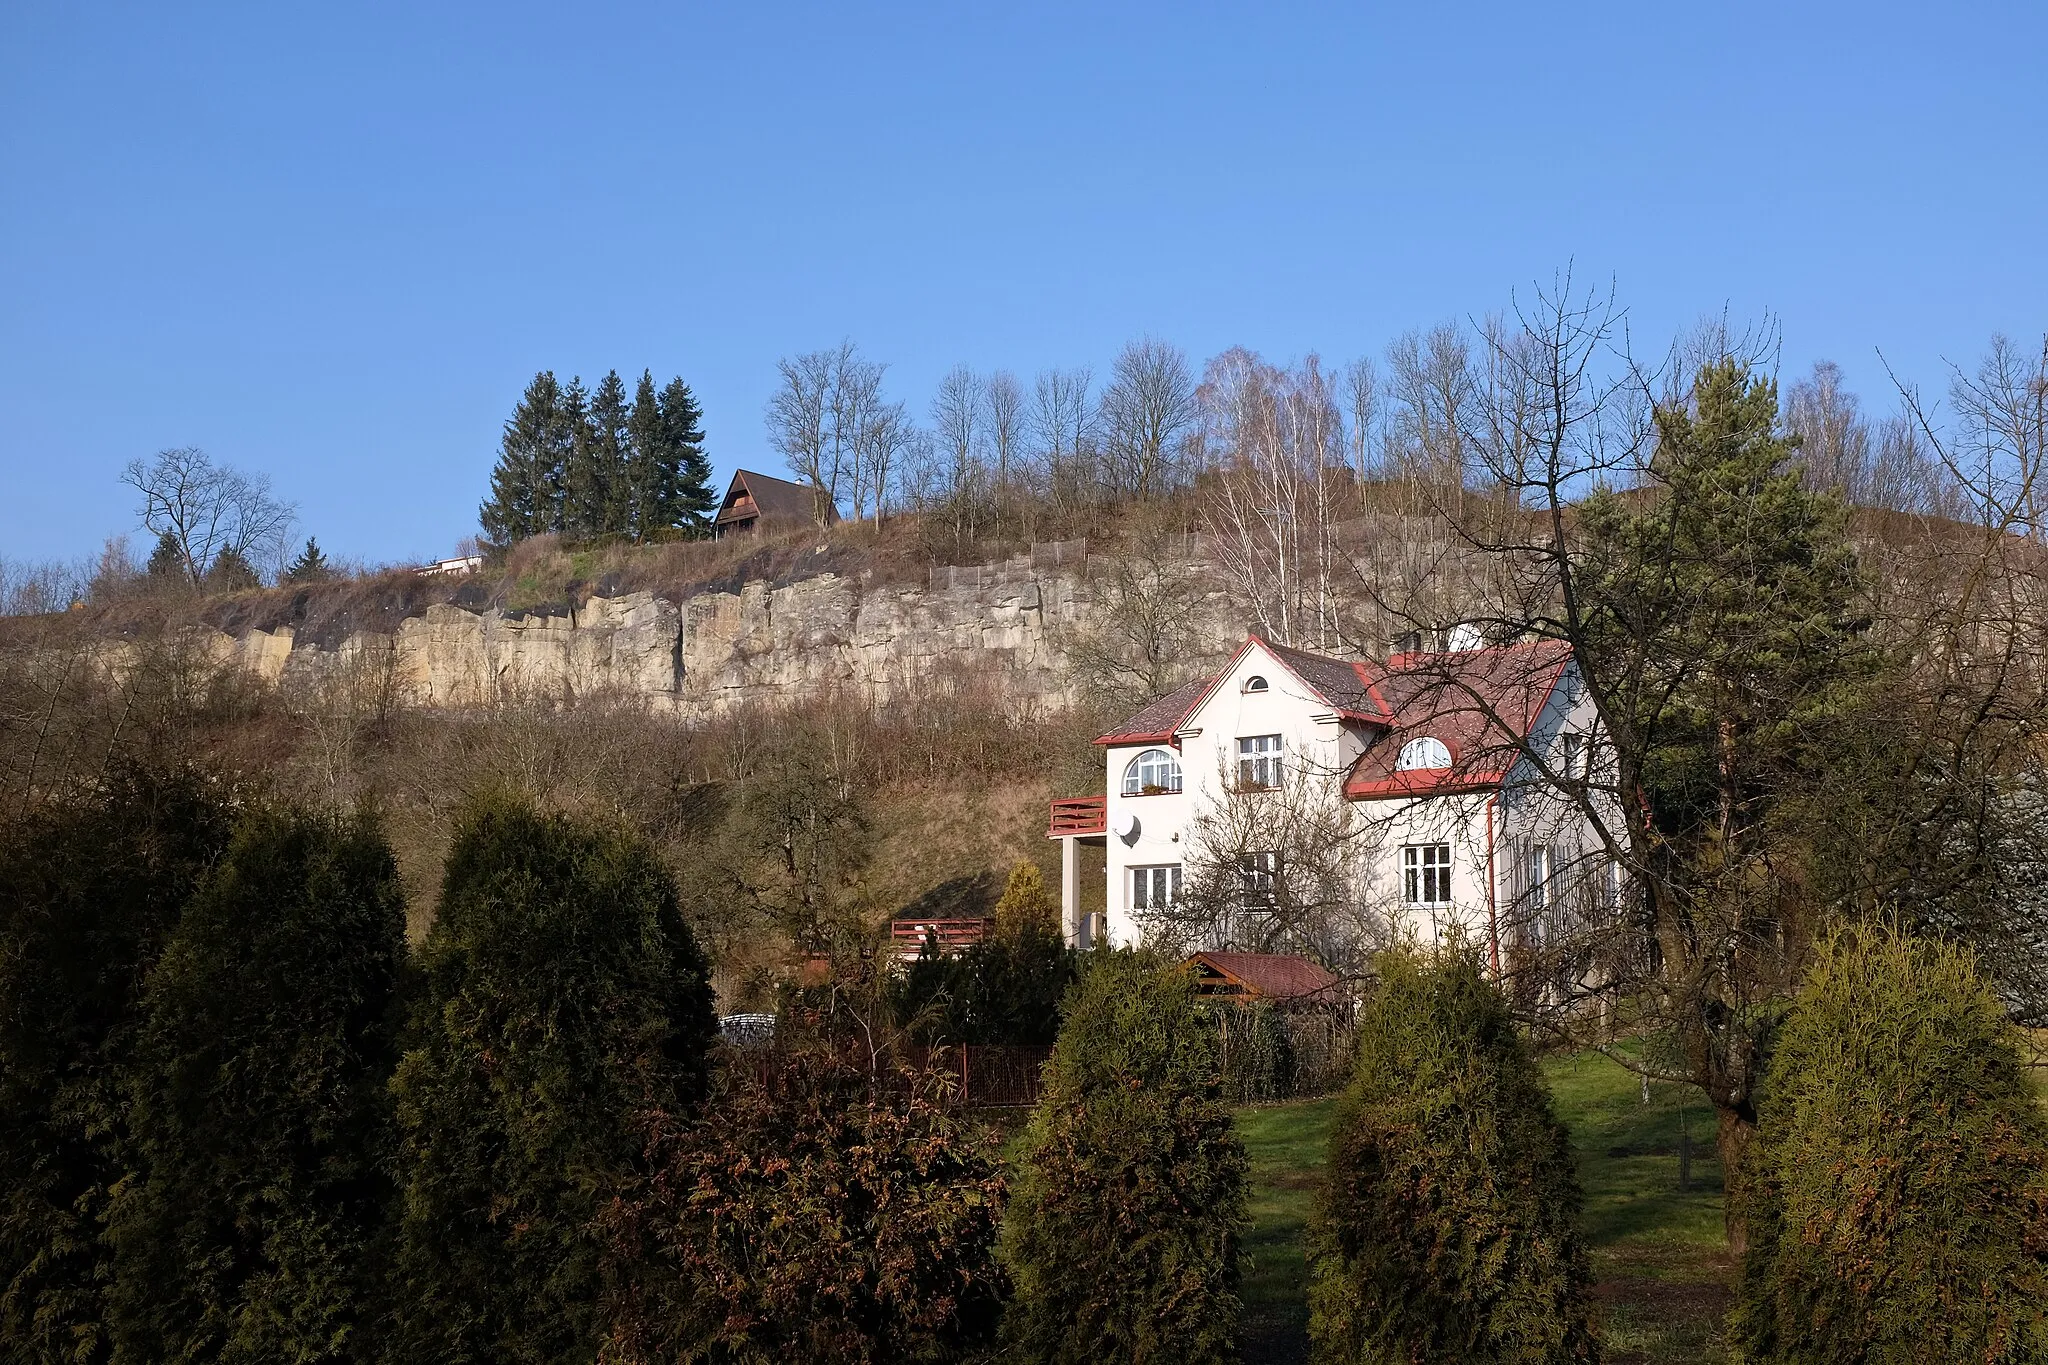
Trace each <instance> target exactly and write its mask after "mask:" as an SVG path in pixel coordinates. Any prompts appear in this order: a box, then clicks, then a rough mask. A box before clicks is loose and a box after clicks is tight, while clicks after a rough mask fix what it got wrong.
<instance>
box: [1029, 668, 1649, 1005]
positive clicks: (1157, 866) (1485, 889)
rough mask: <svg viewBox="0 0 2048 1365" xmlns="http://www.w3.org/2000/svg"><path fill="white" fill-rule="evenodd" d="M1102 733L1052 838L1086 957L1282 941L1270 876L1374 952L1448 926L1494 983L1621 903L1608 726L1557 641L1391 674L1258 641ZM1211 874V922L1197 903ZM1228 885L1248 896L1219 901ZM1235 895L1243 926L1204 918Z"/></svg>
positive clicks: (1055, 816) (1320, 918)
mask: <svg viewBox="0 0 2048 1365" xmlns="http://www.w3.org/2000/svg"><path fill="white" fill-rule="evenodd" d="M1450 643H1451V644H1453V645H1456V644H1459V643H1470V644H1476V639H1475V638H1474V633H1473V632H1470V631H1454V632H1452V633H1451V636H1450ZM1095 742H1096V743H1097V744H1099V745H1100V746H1102V749H1103V751H1104V755H1105V758H1106V760H1107V761H1106V765H1105V767H1106V778H1107V783H1106V787H1105V790H1104V794H1103V795H1102V796H1101V797H1088V798H1081V799H1079V800H1070V801H1059V802H1054V803H1053V809H1052V820H1051V824H1050V826H1049V829H1048V834H1049V836H1050V837H1052V838H1057V839H1060V840H1061V841H1062V843H1063V845H1064V850H1063V851H1064V854H1065V877H1064V878H1063V888H1062V890H1063V900H1064V904H1065V909H1066V927H1067V933H1068V936H1069V939H1070V941H1071V942H1073V943H1075V944H1076V945H1078V946H1084V947H1085V946H1089V945H1091V944H1094V943H1096V942H1100V941H1104V940H1106V941H1108V942H1110V943H1113V944H1129V943H1136V942H1140V941H1143V940H1146V939H1148V938H1158V937H1161V936H1162V933H1163V931H1164V930H1165V929H1166V928H1167V927H1168V926H1171V928H1172V929H1173V930H1174V931H1175V932H1176V933H1177V935H1178V937H1179V938H1180V939H1181V940H1182V941H1181V942H1178V943H1176V944H1175V945H1173V946H1175V947H1178V948H1188V947H1201V948H1220V949H1233V948H1236V949H1242V948H1254V949H1257V950H1261V951H1265V950H1270V949H1272V948H1274V947H1276V946H1280V947H1285V946H1290V945H1286V944H1276V943H1275V942H1273V941H1271V939H1270V938H1269V939H1267V940H1266V941H1261V942H1250V941H1247V936H1255V935H1256V934H1258V933H1262V932H1263V933H1270V932H1271V931H1272V930H1274V929H1275V927H1276V922H1275V921H1273V920H1271V919H1270V917H1267V918H1263V919H1262V917H1261V911H1260V907H1262V906H1278V905H1279V904H1280V902H1281V901H1283V900H1286V899H1288V897H1286V896H1282V895H1281V894H1280V893H1279V892H1278V891H1276V889H1275V888H1276V885H1283V884H1286V883H1287V879H1288V878H1289V876H1290V875H1297V876H1306V877H1309V878H1310V879H1312V880H1314V881H1315V882H1316V883H1317V885H1319V886H1321V887H1322V888H1324V889H1322V890H1321V891H1318V892H1315V893H1313V896H1315V897H1320V898H1321V904H1320V906H1319V908H1318V911H1317V913H1316V915H1315V916H1314V917H1313V918H1314V924H1315V926H1316V929H1315V932H1317V933H1320V934H1331V933H1338V934H1349V935H1351V936H1353V938H1354V940H1358V939H1362V940H1366V941H1367V943H1366V945H1365V946H1369V942H1370V941H1372V940H1379V941H1386V940H1388V939H1392V938H1412V939H1417V940H1421V941H1433V940H1437V939H1440V938H1444V937H1447V936H1449V935H1451V934H1453V933H1456V934H1459V935H1462V936H1463V937H1464V938H1465V939H1466V941H1468V942H1474V943H1478V944H1481V945H1483V947H1484V949H1485V951H1487V952H1488V953H1489V954H1490V956H1491V958H1492V961H1493V963H1494V966H1495V968H1496V970H1497V969H1498V968H1499V965H1500V962H1501V959H1502V955H1503V954H1504V953H1510V952H1513V951H1514V950H1515V949H1516V948H1517V947H1518V946H1522V947H1526V946H1529V945H1531V944H1535V943H1538V942H1541V941H1543V940H1544V939H1546V938H1554V937H1558V929H1559V927H1560V926H1559V922H1558V917H1559V916H1561V915H1565V914H1568V913H1572V912H1574V910H1575V909H1576V908H1580V907H1584V906H1586V905H1588V904H1589V903H1598V902H1602V901H1604V902H1606V903H1608V904H1611V903H1612V902H1613V900H1614V899H1615V898H1616V897H1618V895H1619V892H1620V885H1621V883H1620V879H1619V875H1618V873H1617V871H1616V870H1615V868H1614V865H1613V864H1612V862H1611V861H1610V860H1609V859H1608V858H1607V856H1606V845H1605V843H1604V841H1603V839H1602V837H1601V828H1602V826H1604V827H1605V828H1607V829H1609V830H1614V831H1616V832H1617V833H1618V831H1619V828H1620V826H1619V823H1618V822H1617V821H1616V820H1614V819H1613V818H1612V816H1613V813H1614V806H1613V801H1612V797H1611V794H1610V789H1611V783H1610V782H1607V781H1605V779H1604V772H1603V769H1604V768H1605V766H1606V765H1605V764H1604V763H1603V762H1602V760H1601V758H1600V754H1601V750H1602V747H1603V746H1602V745H1601V744H1600V742H1599V734H1598V725H1597V720H1596V714H1595V711H1594V708H1593V706H1592V704H1591V702H1590V701H1589V700H1588V699H1587V698H1586V696H1585V689H1584V687H1583V686H1582V684H1581V681H1580V676H1579V672H1578V669H1577V667H1576V665H1575V664H1574V662H1573V660H1572V657H1571V653H1570V650H1569V648H1568V647H1567V646H1565V645H1564V644H1562V643H1560V642H1555V641H1539V642H1533V643H1519V644H1512V645H1505V646H1493V647H1475V648H1464V649H1459V648H1448V649H1443V650H1433V651H1429V652H1422V651H1419V650H1417V651H1409V652H1405V653H1397V654H1394V655H1393V656H1391V657H1389V658H1388V659H1387V660H1386V662H1384V663H1379V662H1374V661H1367V660H1343V659H1335V658H1330V657H1328V656H1325V655H1320V654H1312V653H1309V652H1307V651H1305V650H1299V649H1291V648H1287V647H1285V646H1282V645H1276V644H1272V643H1269V642H1267V641H1265V640H1262V639H1260V638H1259V637H1257V636H1252V637H1250V638H1248V639H1247V640H1246V641H1245V642H1244V644H1243V646H1242V647H1241V648H1239V650H1238V651H1237V653H1236V655H1235V656H1233V657H1232V659H1231V660H1230V663H1229V665H1228V666H1227V667H1225V668H1224V670H1223V671H1222V672H1221V673H1220V674H1218V675H1216V676H1214V677H1211V678H1205V679H1202V680H1200V681H1197V682H1194V683H1190V684H1189V685H1187V686H1186V687H1183V688H1181V689H1180V690H1179V691H1177V692H1175V693H1173V694H1172V695H1171V696H1168V697H1165V698H1162V699H1161V700H1159V701H1157V702H1154V703H1153V704H1151V705H1150V706H1147V707H1145V708H1144V709H1143V710H1141V711H1139V712H1138V713H1137V714H1136V715H1134V716H1132V717H1130V718H1129V719H1128V720H1127V721H1125V722H1124V723H1123V724H1122V725H1120V726H1119V727H1117V729H1115V730H1114V731H1112V732H1111V733H1109V734H1106V735H1103V736H1101V737H1100V738H1099V739H1097V740H1096V741H1095ZM1596 817H1597V818H1596ZM1084 843H1093V844H1100V845H1101V846H1102V847H1104V849H1105V850H1106V859H1105V861H1106V864H1107V868H1106V878H1107V882H1108V886H1107V901H1106V904H1107V907H1108V909H1107V913H1106V915H1103V916H1096V915H1093V914H1088V915H1084V914H1082V913H1081V909H1080V904H1081V895H1080V857H1079V846H1080V845H1082V844H1084ZM1305 864H1313V865H1314V866H1313V868H1312V869H1311V868H1308V867H1306V866H1305ZM1198 882H1199V884H1200V885H1201V886H1202V887H1204V888H1206V889H1207V890H1206V896H1207V898H1206V900H1204V901H1203V902H1202V904H1203V905H1204V906H1208V907H1211V908H1212V909H1211V910H1202V909H1199V908H1194V907H1193V901H1192V900H1191V898H1192V897H1193V895H1194V891H1195V887H1196V885H1197V883H1198ZM1219 885H1231V886H1234V888H1235V889H1234V890H1232V891H1231V892H1230V893H1229V894H1228V895H1225V896H1223V897H1221V898H1220V899H1219V897H1218V895H1217V893H1216V888H1217V887H1218V886H1219ZM1305 894H1308V893H1303V892H1301V891H1300V890H1299V889H1298V888H1297V889H1295V890H1294V892H1293V893H1292V899H1293V900H1294V901H1296V902H1299V901H1300V900H1302V899H1303V898H1304V895H1305ZM1236 897H1241V898H1242V903H1243V905H1244V907H1246V909H1247V913H1246V914H1243V915H1240V914H1238V913H1237V912H1236V911H1235V910H1232V911H1228V912H1226V913H1225V914H1224V915H1223V916H1222V918H1220V919H1217V918H1211V919H1209V920H1203V919H1201V915H1203V914H1205V913H1212V912H1213V907H1214V906H1215V905H1217V904H1219V903H1225V904H1229V903H1233V901H1234V898H1236ZM1278 927H1279V928H1280V929H1281V930H1282V931H1283V933H1282V936H1283V937H1284V936H1285V933H1289V932H1292V933H1301V932H1306V930H1304V929H1302V928H1300V927H1299V926H1292V927H1290V926H1284V925H1283V926H1278ZM1233 940H1234V941H1233ZM1292 946H1295V947H1298V946H1299V945H1298V944H1296V945H1292ZM1354 946H1357V945H1356V944H1354Z"/></svg>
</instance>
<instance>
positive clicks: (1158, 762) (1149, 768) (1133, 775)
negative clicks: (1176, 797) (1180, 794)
mask: <svg viewBox="0 0 2048 1365" xmlns="http://www.w3.org/2000/svg"><path fill="white" fill-rule="evenodd" d="M1179 790H1180V760H1179V759H1177V758H1175V757H1174V756H1173V755H1172V754H1170V753H1168V752H1167V751H1166V750H1164V749H1147V750H1146V751H1145V752H1144V753H1142V754H1139V755H1138V756H1137V757H1136V758H1134V759H1132V760H1131V765H1130V766H1129V767H1128V768H1125V769H1124V795H1125V796H1162V795H1164V794H1165V793H1167V792H1177V791H1179Z"/></svg>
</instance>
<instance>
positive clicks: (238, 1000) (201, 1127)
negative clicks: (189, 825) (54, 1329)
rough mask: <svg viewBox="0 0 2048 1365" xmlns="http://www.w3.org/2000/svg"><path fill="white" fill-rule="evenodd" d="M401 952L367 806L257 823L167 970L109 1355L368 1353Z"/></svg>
mask: <svg viewBox="0 0 2048 1365" xmlns="http://www.w3.org/2000/svg"><path fill="white" fill-rule="evenodd" d="M404 952H405V904H404V896H403V893H402V891H401V890H400V887H399V883H398V871H397V867H396V865H395V864H394V863H393V861H392V858H391V851H390V849H389V848H388V847H387V846H386V845H385V843H384V841H383V839H382V837H381V836H380V835H379V834H378V832H377V831H376V828H375V827H374V825H373V824H371V823H370V822H369V821H368V820H363V819H357V820H335V819H332V818H329V817H325V816H318V815H312V814H307V813H300V812H291V811H267V812H259V813H256V814H252V815H250V816H248V817H246V818H245V819H244V820H243V821H242V822H241V824H240V826H239V827H238V828H237V830H236V832H235V836H234V840H233V843H232V844H231V845H230V847H229V849H228V852H227V856H226V857H225V859H223V861H222V862H221V864H220V865H219V866H218V867H216V868H215V869H214V870H213V872H212V873H211V874H210V875H209V876H208V877H207V879H206V882H205V884H204V885H203V886H202V887H201V888H200V889H199V891H198V893H197V894H196V895H195V896H194V897H193V899H192V900H191V902H190V904H189V905H188V906H187V907H186V910H185V913H184V916H183V918H182V919H181V920H180V922H179V924H178V928H177V930H176V932H175V933H174V934H173V935H172V937H171V940H170V943H169V945H168V946H167V947H166V948H165V950H164V954H163V956H162V958H161V959H160V960H159V962H158V964H157V966H156V969H155V971H154V972H152V973H151V975H150V978H149V985H148V988H147V991H146V993H145V996H144V1000H143V1024H142V1028H141V1034H140V1039H139V1042H138V1045H137V1047H136V1056H135V1059H134V1062H133V1063H132V1065H131V1066H130V1067H129V1068H128V1073H129V1074H128V1078H127V1084H126V1086H125V1087H124V1088H125V1090H126V1093H127V1097H128V1100H129V1104H130V1117H129V1122H130V1126H131V1129H132V1132H133V1138H134V1153H135V1158H136V1166H137V1168H138V1175H137V1176H136V1177H135V1178H133V1179H131V1180H129V1181H127V1182H125V1183H124V1184H123V1185H122V1186H121V1187H120V1190H119V1192H118V1193H117V1195H116V1196H115V1199H114V1203H113V1207H112V1211H111V1213H110V1216H109V1220H108V1221H109V1233H108V1239H109V1242H110V1243H111V1245H112V1247H113V1249H114V1282H113V1288H112V1290H111V1292H110V1294H109V1311H108V1316H109V1320H110V1323H111V1326H112V1330H113V1334H114V1339H115V1352H114V1360H115V1362H116V1365H121V1363H122V1362H136V1363H137V1365H141V1363H142V1362H153V1361H162V1360H195V1359H203V1360H213V1361H221V1362H229V1361H233V1362H247V1365H259V1362H267V1361H278V1360H295V1361H307V1362H311V1361H348V1360H365V1361H367V1360H370V1359H373V1358H374V1356H373V1354H372V1353H371V1351H370V1350H369V1346H370V1342H369V1340H368V1334H369V1330H370V1327H371V1323H372V1320H373V1315H374V1307H375V1295H374V1291H375V1288H376V1281H375V1280H374V1279H373V1270H372V1267H373V1264H374V1262H375V1261H376V1260H377V1259H379V1258H380V1257H381V1256H382V1255H383V1254H384V1252H385V1250H386V1248H384V1247H382V1246H380V1245H378V1243H379V1241H380V1237H381V1234H382V1232H383V1229H384V1227H385V1224H386V1219H387V1216H388V1214H389V1213H390V1211H391V1194H392V1192H391V1189H390V1186H389V1181H388V1174H387V1173H388V1170H389V1163H390V1157H391V1125H390V1106H389V1102H388V1095H387V1089H386V1087H387V1086H388V1084H389V1082H390V1078H391V1071H392V1067H393V1066H394V1065H395V1063H396V1061H397V1045H396V1037H395V1024H396V1018H395V1013H394V1008H393V1006H394V996H395V993H396V991H397V987H398V979H399V969H400V964H401V961H402V959H403V957H404Z"/></svg>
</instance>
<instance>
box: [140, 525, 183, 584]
mask: <svg viewBox="0 0 2048 1365" xmlns="http://www.w3.org/2000/svg"><path fill="white" fill-rule="evenodd" d="M144 571H145V572H146V573H148V575H149V576H150V578H151V579H152V580H154V581H156V582H159V583H165V582H174V583H185V582H189V581H190V580H188V579H187V578H186V576H185V552H184V551H183V550H182V549H180V548H179V547H178V537H177V536H176V535H174V534H172V533H171V532H169V531H165V532H164V533H163V534H162V535H160V536H158V537H157V538H156V548H155V549H154V550H151V551H150V552H149V563H148V565H147V566H146V567H145V570H144Z"/></svg>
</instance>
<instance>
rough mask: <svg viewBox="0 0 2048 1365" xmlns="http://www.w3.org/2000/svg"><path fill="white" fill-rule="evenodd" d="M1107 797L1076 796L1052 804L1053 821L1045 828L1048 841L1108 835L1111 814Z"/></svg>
mask: <svg viewBox="0 0 2048 1365" xmlns="http://www.w3.org/2000/svg"><path fill="white" fill-rule="evenodd" d="M1108 802H1109V798H1108V797H1106V796H1075V797H1069V798H1068V799H1067V800H1064V801H1055V802H1053V803H1052V821H1051V823H1049V824H1048V825H1047V826H1046V828H1045V837H1046V838H1048V839H1064V838H1066V837H1067V836H1068V835H1070V834H1107V833H1108V832H1109V814H1108V812H1107V811H1106V810H1105V809H1104V807H1106V806H1107V805H1108Z"/></svg>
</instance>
